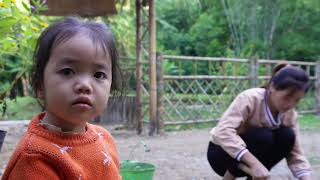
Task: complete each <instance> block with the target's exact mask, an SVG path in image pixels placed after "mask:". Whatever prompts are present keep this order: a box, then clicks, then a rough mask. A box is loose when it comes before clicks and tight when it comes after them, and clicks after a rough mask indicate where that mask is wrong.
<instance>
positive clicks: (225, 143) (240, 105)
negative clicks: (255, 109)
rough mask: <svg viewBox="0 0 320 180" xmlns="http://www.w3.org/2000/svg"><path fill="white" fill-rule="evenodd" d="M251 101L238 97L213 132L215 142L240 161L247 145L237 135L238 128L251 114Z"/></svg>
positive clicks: (243, 96)
mask: <svg viewBox="0 0 320 180" xmlns="http://www.w3.org/2000/svg"><path fill="white" fill-rule="evenodd" d="M250 103H252V102H250V99H249V97H247V96H246V95H244V94H240V95H238V96H237V97H236V98H235V99H234V101H233V102H232V103H231V105H230V106H229V107H228V109H227V110H226V112H225V113H224V114H223V116H222V117H221V119H220V121H219V123H218V125H217V126H216V127H215V128H213V129H212V130H211V132H210V133H211V135H212V139H213V141H214V142H215V143H216V144H218V145H220V146H221V147H222V148H223V149H224V150H225V151H226V152H227V153H228V154H229V155H230V156H231V157H233V158H235V159H237V160H239V159H240V158H241V156H242V155H243V154H244V153H245V152H247V151H248V150H247V148H246V144H245V142H244V141H243V140H242V139H241V137H240V136H239V135H238V134H237V128H238V127H239V126H240V125H241V124H242V123H243V122H244V121H245V120H246V119H248V116H249V114H250Z"/></svg>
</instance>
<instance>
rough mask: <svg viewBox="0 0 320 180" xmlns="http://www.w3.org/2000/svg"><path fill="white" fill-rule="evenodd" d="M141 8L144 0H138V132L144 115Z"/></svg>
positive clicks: (136, 103) (136, 115)
mask: <svg viewBox="0 0 320 180" xmlns="http://www.w3.org/2000/svg"><path fill="white" fill-rule="evenodd" d="M141 8H142V0H136V83H137V84H136V100H135V101H136V102H135V105H136V112H135V117H136V118H135V119H136V122H137V133H138V134H141V132H142V127H143V117H142V110H141V107H142V105H141V100H142V97H141V95H142V89H141V86H142V84H141V82H142V66H141V54H142V53H141V50H142V42H141V41H142V31H141V26H142V23H141Z"/></svg>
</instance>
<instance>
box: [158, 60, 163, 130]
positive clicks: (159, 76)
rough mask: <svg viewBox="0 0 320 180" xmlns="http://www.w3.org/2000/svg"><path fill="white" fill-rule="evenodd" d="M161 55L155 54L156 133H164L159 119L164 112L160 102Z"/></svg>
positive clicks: (161, 89) (161, 83) (161, 91)
mask: <svg viewBox="0 0 320 180" xmlns="http://www.w3.org/2000/svg"><path fill="white" fill-rule="evenodd" d="M162 63H163V56H162V54H159V55H157V134H164V123H163V121H162V119H161V115H162V114H163V112H164V109H163V104H162V95H163V90H164V85H163V69H162Z"/></svg>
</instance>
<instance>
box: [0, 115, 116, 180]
mask: <svg viewBox="0 0 320 180" xmlns="http://www.w3.org/2000/svg"><path fill="white" fill-rule="evenodd" d="M43 116H44V113H41V114H39V115H37V116H36V117H34V118H33V119H32V121H31V122H30V125H29V128H28V131H27V132H26V134H25V135H24V136H23V138H22V140H21V141H20V142H19V144H18V145H17V148H16V150H15V152H14V154H13V156H12V157H11V159H10V161H9V163H8V165H7V167H6V170H5V172H4V174H3V176H2V180H7V179H14V180H15V179H17V180H21V179H32V180H36V179H37V180H38V179H50V180H54V179H66V180H67V179H72V180H80V179H81V180H85V179H90V180H92V179H106V180H118V179H122V178H121V176H120V173H119V159H118V153H117V148H116V145H115V143H114V140H113V138H112V136H111V135H110V133H109V132H108V131H106V130H105V129H103V128H102V127H99V126H95V125H92V124H89V123H87V131H86V132H84V133H78V134H71V133H70V134H69V133H67V134H66V133H60V132H54V131H49V130H47V129H46V128H44V127H43V126H41V125H39V122H40V120H41V119H42V118H43Z"/></svg>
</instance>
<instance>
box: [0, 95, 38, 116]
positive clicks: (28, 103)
mask: <svg viewBox="0 0 320 180" xmlns="http://www.w3.org/2000/svg"><path fill="white" fill-rule="evenodd" d="M6 103H7V113H6V114H5V116H0V120H1V119H3V120H30V119H31V118H32V117H33V116H35V115H36V114H38V113H39V112H40V111H41V107H40V106H39V104H38V102H37V100H36V99H34V98H33V97H30V96H25V97H17V98H16V99H13V100H10V99H6Z"/></svg>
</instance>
